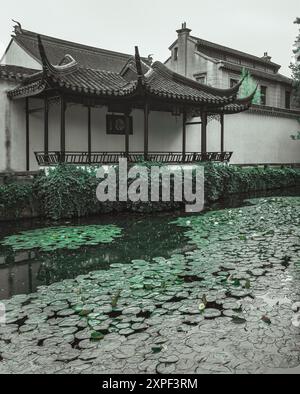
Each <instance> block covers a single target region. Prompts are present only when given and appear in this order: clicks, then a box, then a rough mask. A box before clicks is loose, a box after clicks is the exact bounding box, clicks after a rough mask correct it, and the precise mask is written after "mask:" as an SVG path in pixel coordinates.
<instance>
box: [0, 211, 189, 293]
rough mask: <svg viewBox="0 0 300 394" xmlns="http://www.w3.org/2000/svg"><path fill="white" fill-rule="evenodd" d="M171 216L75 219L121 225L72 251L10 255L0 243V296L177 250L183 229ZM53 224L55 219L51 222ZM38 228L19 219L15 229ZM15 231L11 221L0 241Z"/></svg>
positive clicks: (38, 224) (2, 231) (2, 233)
mask: <svg viewBox="0 0 300 394" xmlns="http://www.w3.org/2000/svg"><path fill="white" fill-rule="evenodd" d="M175 217H176V215H174V214H172V215H170V214H168V215H160V216H157V217H150V216H142V217H141V216H132V215H128V216H126V215H121V216H119V217H105V218H99V217H98V218H93V219H88V220H84V221H80V222H79V223H78V222H76V224H85V225H86V224H95V223H98V224H100V223H99V222H100V221H101V224H107V223H114V224H116V225H118V226H120V227H121V228H122V229H123V237H122V238H118V240H115V241H114V242H113V243H111V244H101V245H98V246H95V247H83V248H81V249H79V250H76V251H74V250H73V251H72V250H58V251H55V252H52V253H45V252H39V251H36V252H16V253H14V252H13V251H12V250H11V249H10V248H8V247H1V246H0V299H7V298H10V297H11V296H12V295H15V294H28V293H32V292H34V291H35V290H36V288H37V287H38V286H40V285H49V284H51V283H56V282H59V281H61V280H64V279H72V278H75V277H76V276H78V275H82V274H87V273H89V272H91V271H95V270H106V269H109V266H110V264H113V263H124V264H129V263H130V262H131V261H132V260H136V259H143V260H148V261H149V260H151V259H152V258H153V257H157V256H162V257H169V256H171V255H172V254H174V253H180V252H182V251H183V249H184V245H185V244H186V241H185V239H184V236H183V231H182V229H180V228H177V227H175V226H174V225H171V224H170V222H171V221H172V220H174V218H175ZM104 222H105V223H104ZM64 224H65V223H64ZM72 224H73V223H72ZM74 224H75V223H74ZM51 225H53V223H51V224H50V223H49V226H51ZM39 227H46V225H45V223H41V222H37V221H33V222H31V223H29V222H23V227H22V228H20V227H18V231H23V230H29V229H33V228H39ZM18 231H16V228H14V227H13V226H12V224H9V228H8V227H6V228H5V229H4V228H2V229H1V230H0V239H1V238H2V237H4V236H6V235H8V234H12V233H16V232H18Z"/></svg>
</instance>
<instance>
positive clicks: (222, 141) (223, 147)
mask: <svg viewBox="0 0 300 394" xmlns="http://www.w3.org/2000/svg"><path fill="white" fill-rule="evenodd" d="M220 117H221V118H220V122H221V152H222V153H224V152H225V134H224V114H222V115H220Z"/></svg>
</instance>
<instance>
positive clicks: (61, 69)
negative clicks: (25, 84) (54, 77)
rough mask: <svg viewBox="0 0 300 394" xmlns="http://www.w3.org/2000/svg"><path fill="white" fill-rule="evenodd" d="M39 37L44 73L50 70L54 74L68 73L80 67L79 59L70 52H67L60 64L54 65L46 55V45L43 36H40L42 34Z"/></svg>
mask: <svg viewBox="0 0 300 394" xmlns="http://www.w3.org/2000/svg"><path fill="white" fill-rule="evenodd" d="M37 38H38V46H39V52H40V57H41V61H42V65H43V71H44V74H45V73H46V74H47V73H48V72H50V73H52V74H67V73H70V72H73V71H75V70H76V69H77V67H78V63H77V61H76V60H75V59H74V58H73V57H72V56H71V55H68V54H66V55H65V56H64V58H63V59H62V60H61V63H60V65H58V66H54V65H53V64H51V62H50V60H49V59H48V57H47V55H46V51H45V47H44V44H43V42H42V37H41V36H40V34H38V36H37ZM66 60H67V61H68V63H65V64H63V62H64V61H66Z"/></svg>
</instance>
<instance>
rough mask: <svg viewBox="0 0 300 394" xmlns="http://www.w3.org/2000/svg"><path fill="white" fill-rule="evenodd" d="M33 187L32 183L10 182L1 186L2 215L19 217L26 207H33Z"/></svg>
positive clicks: (0, 202) (0, 205) (0, 206)
mask: <svg viewBox="0 0 300 394" xmlns="http://www.w3.org/2000/svg"><path fill="white" fill-rule="evenodd" d="M32 206H33V187H32V185H31V184H21V183H10V184H8V185H2V186H0V216H1V217H3V218H18V217H20V216H21V215H22V213H23V212H24V210H25V209H32Z"/></svg>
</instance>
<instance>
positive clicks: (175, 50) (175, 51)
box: [174, 48, 178, 60]
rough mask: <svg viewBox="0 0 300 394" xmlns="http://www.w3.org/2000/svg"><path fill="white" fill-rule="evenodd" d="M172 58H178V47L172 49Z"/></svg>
mask: <svg viewBox="0 0 300 394" xmlns="http://www.w3.org/2000/svg"><path fill="white" fill-rule="evenodd" d="M174 60H178V48H175V49H174Z"/></svg>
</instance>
